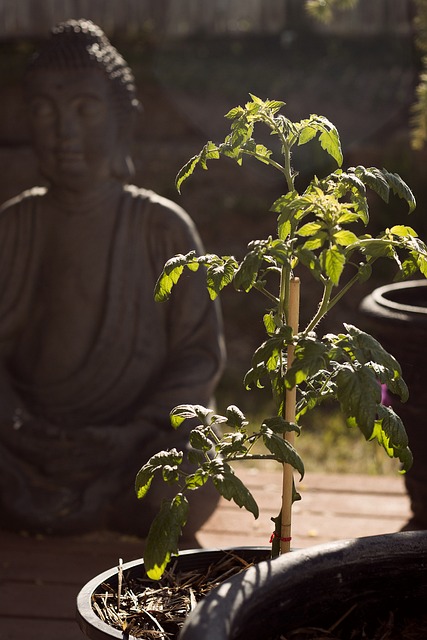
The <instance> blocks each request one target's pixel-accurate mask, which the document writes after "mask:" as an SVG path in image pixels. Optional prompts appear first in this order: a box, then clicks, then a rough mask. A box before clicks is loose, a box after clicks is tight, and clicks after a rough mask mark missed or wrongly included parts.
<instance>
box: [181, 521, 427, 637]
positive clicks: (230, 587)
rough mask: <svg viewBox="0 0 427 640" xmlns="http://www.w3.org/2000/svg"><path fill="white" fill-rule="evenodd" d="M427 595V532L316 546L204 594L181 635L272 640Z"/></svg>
mask: <svg viewBox="0 0 427 640" xmlns="http://www.w3.org/2000/svg"><path fill="white" fill-rule="evenodd" d="M426 598H427V532H405V533H396V534H386V535H380V536H371V537H366V538H360V539H355V540H349V541H341V542H336V543H330V544H324V545H318V546H315V547H311V548H310V549H308V550H299V551H295V552H292V553H289V554H285V555H282V556H280V557H279V558H276V559H275V560H268V561H265V562H261V563H259V564H257V565H256V566H253V567H251V568H249V569H248V570H247V571H245V572H244V573H242V574H239V575H237V576H235V577H233V578H230V579H229V580H227V581H226V582H224V583H222V584H221V585H220V586H219V587H218V588H217V589H215V590H214V591H212V592H211V593H210V594H209V595H208V596H207V597H206V598H205V599H203V600H202V601H201V602H200V603H199V605H198V606H197V607H196V609H195V610H194V611H193V612H192V614H191V615H190V616H189V618H188V619H187V622H186V624H185V625H184V627H183V629H182V632H181V635H180V640H243V639H244V640H260V639H261V638H262V640H271V639H273V638H278V637H280V635H281V634H284V635H285V634H286V633H287V632H289V631H291V630H293V629H297V628H300V627H307V626H320V627H324V628H325V627H326V628H327V627H328V626H330V625H331V624H333V623H334V622H336V621H337V620H338V618H339V617H340V616H341V615H343V614H345V613H346V612H347V611H348V610H349V608H350V607H352V606H353V605H354V604H356V603H360V602H364V603H365V602H366V603H369V604H371V605H373V606H374V607H375V605H377V606H378V604H381V603H382V604H384V605H385V606H387V607H393V606H395V604H396V603H402V602H404V601H412V602H418V601H419V602H420V603H422V607H423V609H422V611H423V613H424V612H425V603H426Z"/></svg>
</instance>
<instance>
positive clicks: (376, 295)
mask: <svg viewBox="0 0 427 640" xmlns="http://www.w3.org/2000/svg"><path fill="white" fill-rule="evenodd" d="M424 287H427V280H408V281H407V282H395V283H392V284H386V285H384V286H382V287H378V288H377V289H374V291H372V293H371V297H372V299H373V300H374V301H375V302H376V303H377V304H378V305H380V306H381V307H386V308H387V309H391V310H393V311H401V312H402V313H418V314H420V315H427V307H419V306H417V305H411V304H401V303H400V302H395V301H394V300H389V299H388V298H387V297H386V294H387V293H389V292H390V291H399V290H402V289H406V290H407V289H419V288H424Z"/></svg>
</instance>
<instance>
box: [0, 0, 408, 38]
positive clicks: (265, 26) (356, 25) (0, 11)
mask: <svg viewBox="0 0 427 640" xmlns="http://www.w3.org/2000/svg"><path fill="white" fill-rule="evenodd" d="M412 5H413V2H412V1H411V0H359V3H358V5H357V6H356V7H355V8H354V9H352V10H351V11H346V12H343V13H342V14H341V15H339V16H338V18H337V19H336V20H334V22H333V23H331V24H329V25H327V26H325V25H321V24H318V23H317V22H316V23H315V22H313V21H312V20H310V19H309V18H308V17H307V14H306V13H305V10H304V2H303V0H0V41H5V40H9V39H16V38H31V37H40V36H44V35H45V34H46V33H47V32H48V30H49V28H50V27H51V26H52V25H53V24H55V23H56V22H58V21H60V20H64V19H68V18H76V17H85V18H89V19H92V20H93V21H94V22H96V23H98V24H99V25H100V26H102V28H103V29H104V30H105V31H106V32H107V33H108V34H109V35H111V34H112V33H116V32H122V33H123V32H124V33H125V34H132V33H138V32H141V31H148V32H154V33H156V34H158V35H160V36H167V37H188V36H197V35H199V36H204V37H206V36H208V37H209V36H215V35H240V34H254V35H268V34H272V35H274V34H275V35H280V34H282V33H285V34H286V33H287V32H289V31H294V30H299V29H309V30H316V31H318V32H321V33H330V34H334V33H335V34H339V35H358V36H360V35H372V34H373V35H378V34H382V33H384V32H386V33H391V34H395V35H408V34H410V32H411V7H412Z"/></svg>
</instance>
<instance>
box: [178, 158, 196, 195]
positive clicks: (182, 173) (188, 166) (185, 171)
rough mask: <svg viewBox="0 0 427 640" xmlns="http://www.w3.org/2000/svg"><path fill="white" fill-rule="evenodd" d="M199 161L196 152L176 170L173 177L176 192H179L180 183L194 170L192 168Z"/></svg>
mask: <svg viewBox="0 0 427 640" xmlns="http://www.w3.org/2000/svg"><path fill="white" fill-rule="evenodd" d="M199 162H200V155H199V154H197V155H195V156H193V157H192V158H190V160H189V161H188V162H186V163H185V165H184V166H183V167H181V169H180V170H179V171H178V173H177V176H176V178H175V186H176V189H177V191H178V193H181V185H182V183H183V182H184V180H186V179H187V178H188V177H189V176H191V174H192V173H193V172H194V169H195V168H196V167H197V165H198V164H199Z"/></svg>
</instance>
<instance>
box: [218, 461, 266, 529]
mask: <svg viewBox="0 0 427 640" xmlns="http://www.w3.org/2000/svg"><path fill="white" fill-rule="evenodd" d="M211 469H212V475H211V478H212V482H213V483H214V485H215V487H216V489H217V491H218V492H219V493H220V494H221V495H222V497H223V498H225V499H226V500H233V501H234V502H235V503H236V504H237V506H238V507H244V508H245V509H246V510H247V511H249V512H250V513H252V514H253V515H254V517H255V518H258V516H259V509H258V505H257V503H256V501H255V499H254V497H253V496H252V494H251V492H250V491H249V489H248V488H247V487H245V485H244V484H243V482H242V481H241V480H240V479H239V478H238V477H237V476H236V475H234V471H233V469H232V468H231V467H230V465H229V464H227V463H226V462H224V461H222V460H215V461H212V465H211Z"/></svg>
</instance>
